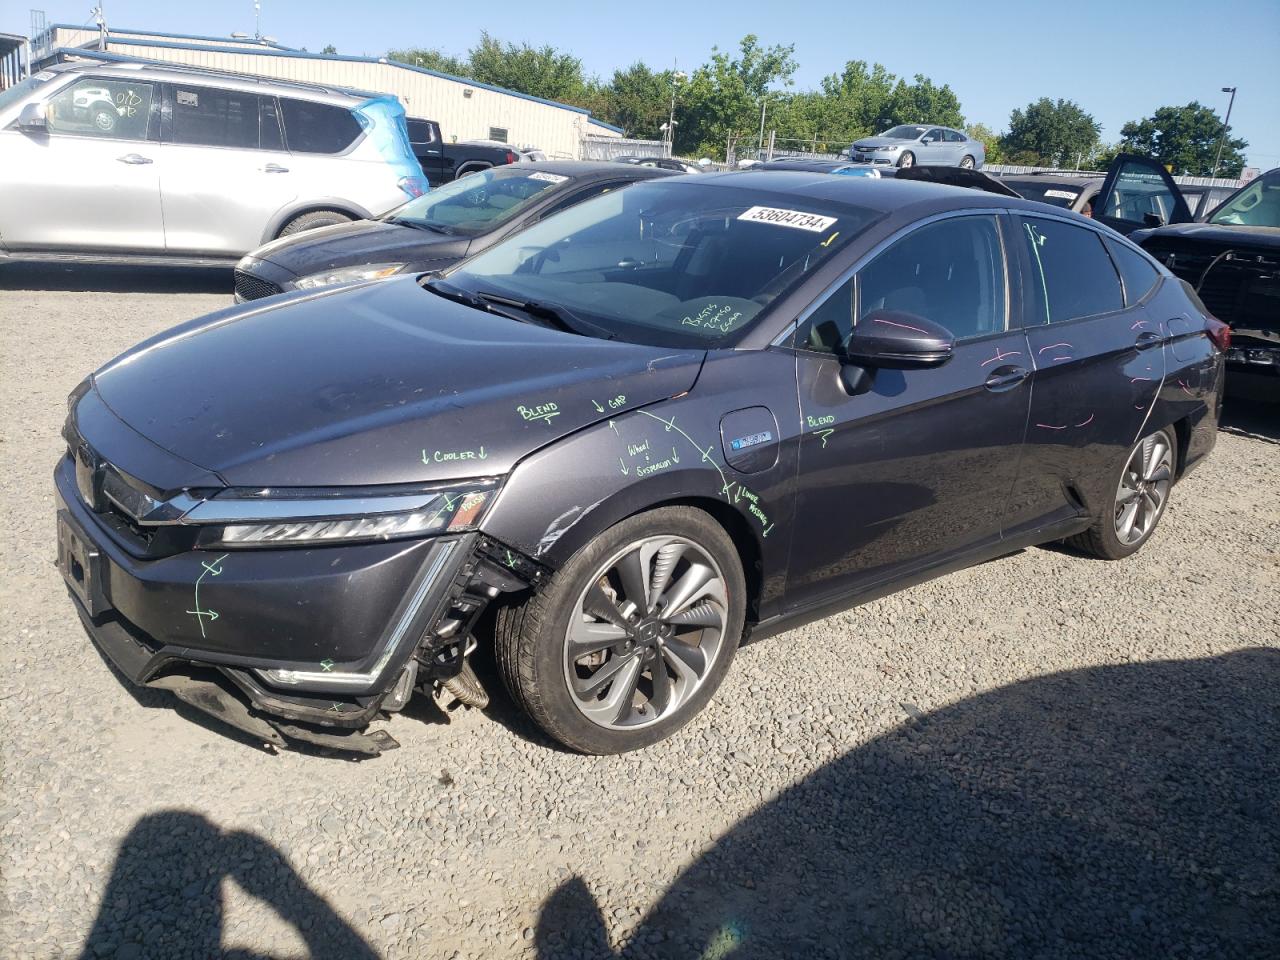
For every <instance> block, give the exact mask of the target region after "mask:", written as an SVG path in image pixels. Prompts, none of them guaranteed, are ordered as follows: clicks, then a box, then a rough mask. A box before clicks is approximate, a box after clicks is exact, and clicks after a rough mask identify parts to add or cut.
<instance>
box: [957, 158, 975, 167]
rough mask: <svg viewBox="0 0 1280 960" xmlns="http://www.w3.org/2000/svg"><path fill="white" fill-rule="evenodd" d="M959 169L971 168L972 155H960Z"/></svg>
mask: <svg viewBox="0 0 1280 960" xmlns="http://www.w3.org/2000/svg"><path fill="white" fill-rule="evenodd" d="M960 169H962V170H972V169H973V157H969V156H964V157H961V158H960Z"/></svg>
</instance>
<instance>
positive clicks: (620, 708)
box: [563, 536, 729, 730]
mask: <svg viewBox="0 0 1280 960" xmlns="http://www.w3.org/2000/svg"><path fill="white" fill-rule="evenodd" d="M728 615H729V599H728V593H727V590H726V588H725V582H724V576H723V574H722V572H721V570H720V566H719V564H717V563H716V561H715V560H714V559H713V558H712V557H711V556H710V554H708V553H707V551H706V550H704V549H703V548H702V547H700V546H698V545H697V544H696V543H694V542H693V541H692V540H688V539H686V538H684V537H675V536H654V537H646V538H644V539H642V540H637V541H635V542H633V543H631V544H628V545H627V546H625V547H623V548H622V549H621V550H619V551H618V552H617V553H615V554H614V555H613V556H612V557H610V558H609V560H608V561H607V562H605V563H604V564H602V565H601V566H600V567H599V569H597V571H596V572H595V574H594V576H592V578H591V580H590V581H589V582H588V584H587V586H586V588H585V589H584V590H583V591H582V593H581V594H580V595H579V597H578V601H577V604H576V605H575V606H574V609H573V613H572V615H571V616H570V620H569V627H568V629H567V630H566V631H565V638H564V657H563V660H564V678H565V683H566V685H567V686H568V689H569V695H570V697H571V699H572V700H573V702H574V705H575V706H576V707H577V708H578V710H579V711H580V712H581V713H582V714H583V716H585V717H586V718H587V719H588V720H590V721H591V722H592V723H594V724H596V725H597V726H601V727H604V728H606V729H610V730H635V729H637V728H640V727H646V726H650V725H652V724H654V723H657V722H659V721H660V720H663V719H665V718H667V717H670V716H672V715H674V714H675V713H676V712H678V711H679V710H680V709H681V708H682V707H683V706H684V705H685V704H686V703H688V702H689V701H690V699H691V698H692V697H693V696H694V695H695V694H696V693H697V691H698V690H700V689H701V688H702V686H703V684H705V683H706V681H707V678H708V677H709V676H710V675H711V672H712V669H713V668H714V666H715V664H716V663H717V661H718V659H719V656H720V653H721V651H722V650H723V648H724V637H725V625H726V623H727V622H728Z"/></svg>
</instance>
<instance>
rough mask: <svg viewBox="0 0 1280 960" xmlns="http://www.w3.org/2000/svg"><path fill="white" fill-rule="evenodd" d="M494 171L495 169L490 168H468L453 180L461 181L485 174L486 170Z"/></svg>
mask: <svg viewBox="0 0 1280 960" xmlns="http://www.w3.org/2000/svg"><path fill="white" fill-rule="evenodd" d="M492 169H493V168H492V167H489V166H479V167H466V168H464V169H463V170H462V171H461V172H460V173H458V175H457V176H455V177H454V178H453V179H455V180H461V179H462V178H463V177H469V176H471V175H472V174H473V173H483V172H484V171H486V170H492Z"/></svg>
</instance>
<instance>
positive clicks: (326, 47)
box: [320, 43, 338, 53]
mask: <svg viewBox="0 0 1280 960" xmlns="http://www.w3.org/2000/svg"><path fill="white" fill-rule="evenodd" d="M320 52H321V53H337V52H338V48H337V47H335V46H334V45H333V44H332V43H326V44H325V45H324V49H323V50H321V51H320Z"/></svg>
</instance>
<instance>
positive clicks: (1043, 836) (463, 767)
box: [0, 273, 1280, 960]
mask: <svg viewBox="0 0 1280 960" xmlns="http://www.w3.org/2000/svg"><path fill="white" fill-rule="evenodd" d="M222 283H223V281H221V280H216V281H208V280H193V281H190V282H189V283H187V282H185V281H181V280H178V281H171V280H160V281H155V283H154V285H153V288H152V292H147V293H129V292H123V291H124V290H125V289H126V287H127V285H125V284H118V285H114V286H113V284H112V283H111V282H105V281H98V283H97V285H98V286H99V288H100V289H102V288H106V289H114V290H116V291H118V292H107V293H82V292H77V290H76V289H75V288H76V287H77V286H80V285H81V282H80V280H78V279H77V277H76V276H74V275H70V274H64V273H59V274H57V275H55V276H53V277H52V278H50V277H49V276H45V277H44V278H43V279H41V280H40V285H41V286H43V287H45V289H44V290H42V291H39V292H25V291H22V290H15V289H10V290H6V291H3V292H0V323H2V324H3V331H4V338H5V343H4V356H3V376H2V377H0V390H2V391H3V409H4V410H5V416H4V420H3V436H2V438H0V442H2V443H3V447H0V450H3V452H4V454H5V456H4V460H5V469H4V473H3V482H2V486H0V497H3V504H4V507H5V516H6V517H7V523H6V524H5V532H4V537H5V541H4V548H3V555H2V556H0V588H2V589H3V592H4V597H3V604H2V608H3V622H2V623H0V657H2V660H0V663H3V665H4V667H5V669H4V670H3V672H2V673H0V713H2V717H0V721H2V722H3V729H4V751H3V777H4V784H3V789H2V790H0V869H2V877H3V881H2V882H3V890H2V892H0V955H3V956H6V957H22V958H31V957H35V958H45V957H67V956H85V957H107V956H115V957H119V958H138V957H165V958H168V957H186V956H190V957H197V958H206V957H211V956H225V957H237V958H256V957H304V956H311V957H326V958H334V960H339V958H340V960H348V958H362V957H385V958H392V957H406V958H407V957H413V958H419V957H421V958H435V957H445V958H448V957H476V958H481V957H483V958H495V957H497V958H500V957H532V956H537V957H543V958H550V957H556V958H559V957H583V958H593V960H594V958H603V957H611V956H626V957H632V958H643V957H663V958H666V957H671V958H685V957H688V958H702V960H711V958H723V957H730V956H732V957H735V958H742V957H761V958H765V957H768V958H777V957H801V956H803V957H847V956H868V957H872V956H873V957H907V956H911V957H923V956H938V957H957V958H958V957H970V956H1010V957H1018V958H1024V957H1025V958H1033V957H1081V958H1090V960H1093V958H1098V957H1109V956H1115V957H1137V956H1154V957H1161V958H1173V957H1199V956H1203V957H1231V956H1238V957H1246V956H1249V957H1260V956H1263V955H1264V954H1269V955H1271V956H1275V952H1274V951H1275V949H1276V944H1277V943H1280V877H1278V873H1280V867H1278V864H1280V759H1278V757H1277V745H1280V609H1278V608H1280V601H1278V599H1277V598H1278V597H1280V556H1278V554H1280V498H1278V497H1277V495H1276V479H1277V476H1280V423H1277V422H1276V420H1277V419H1280V418H1275V417H1273V416H1272V415H1271V414H1269V413H1268V412H1266V411H1263V412H1261V413H1259V412H1254V413H1252V414H1247V412H1246V414H1241V413H1237V415H1236V417H1237V422H1238V423H1240V424H1242V425H1243V426H1239V427H1237V428H1236V429H1234V430H1227V431H1224V432H1223V433H1222V434H1221V435H1220V438H1219V442H1218V447H1217V450H1216V452H1215V454H1214V456H1213V457H1212V459H1211V460H1210V461H1209V462H1208V463H1207V464H1206V465H1204V466H1203V467H1201V468H1200V470H1199V471H1198V472H1197V473H1195V474H1194V475H1193V476H1192V477H1190V478H1189V479H1188V480H1187V481H1186V482H1185V483H1183V484H1181V485H1180V486H1179V487H1178V488H1177V489H1176V491H1175V494H1174V497H1173V501H1172V504H1171V507H1170V510H1169V512H1168V514H1167V515H1166V516H1165V518H1164V520H1163V523H1162V525H1161V528H1160V530H1159V532H1158V533H1157V535H1156V537H1155V538H1154V540H1153V541H1152V542H1151V543H1150V544H1149V545H1148V546H1147V548H1146V549H1145V550H1143V552H1142V553H1141V554H1139V555H1138V556H1136V557H1134V558H1132V559H1130V560H1128V561H1125V562H1122V563H1118V564H1106V563H1103V562H1100V561H1093V560H1088V559H1084V558H1081V557H1078V556H1074V555H1071V554H1068V553H1066V552H1063V551H1060V550H1056V549H1035V550H1028V551H1024V552H1021V553H1018V554H1016V555H1013V556H1009V557H1006V558H1004V559H1001V560H997V561H994V562H992V563H987V564H984V565H982V566H980V567H977V568H974V569H971V570H967V571H964V572H961V573H958V574H954V575H952V576H949V577H946V578H944V579H942V580H938V581H935V582H933V583H929V584H926V585H923V586H920V587H917V588H914V589H912V590H909V591H906V592H904V593H901V594H898V595H896V596H893V597H890V598H888V599H885V600H881V601H879V602H876V603H873V604H870V605H868V606H865V607H862V608H860V609H857V610H854V611H851V612H849V613H846V614H843V615H840V616H837V617H833V618H831V619H828V620H824V621H821V622H819V623H816V624H813V625H811V626H809V627H806V628H804V629H801V630H796V631H793V632H791V633H789V634H786V635H785V636H782V637H778V638H775V639H772V640H768V641H764V642H761V643H758V644H754V645H751V646H748V647H747V648H745V649H743V650H742V651H741V653H740V654H739V656H738V659H737V662H736V663H735V665H734V668H733V670H731V672H730V674H729V678H728V680H727V681H726V682H725V684H724V686H723V688H722V689H721V691H720V693H719V695H718V697H717V698H716V700H715V701H714V702H713V703H712V704H711V707H710V708H709V709H708V710H707V711H706V712H705V713H704V714H703V715H702V716H701V717H699V718H698V719H697V720H696V721H695V722H693V723H692V724H691V725H690V726H689V727H687V728H686V729H685V730H684V731H683V732H681V733H680V734H678V735H677V736H676V737H675V738H673V739H672V740H670V741H668V742H666V743H664V744H660V745H658V746H657V747H654V748H652V749H650V750H648V751H646V752H644V753H641V754H631V755H627V756H623V757H613V758H586V757H581V756H576V755H572V754H569V753H565V752H563V751H560V750H557V749H555V748H554V747H553V746H552V745H550V744H549V743H547V742H546V741H544V740H543V739H541V738H540V737H539V736H538V734H537V733H536V732H535V730H534V729H533V728H532V727H531V726H530V725H528V724H527V723H525V722H524V721H523V720H522V719H521V718H520V717H519V716H518V715H517V714H515V712H514V711H513V710H512V709H511V707H510V706H509V705H508V704H507V702H506V700H505V697H500V696H495V701H496V703H495V705H494V706H493V707H492V708H491V709H490V710H489V711H488V712H487V713H485V714H481V713H477V712H466V711H463V712H459V713H455V714H453V715H452V716H451V719H449V720H447V721H446V719H445V715H443V714H441V713H440V712H438V711H437V710H436V709H435V707H434V706H432V705H431V704H422V705H420V706H419V707H418V708H417V709H413V710H411V711H410V712H408V713H406V714H404V715H400V716H397V717H395V718H394V719H393V720H391V721H390V723H389V725H388V729H389V730H390V732H391V733H392V735H393V736H394V737H395V738H396V739H397V740H399V741H400V743H401V744H402V745H403V746H402V749H400V750H397V751H394V752H391V753H388V754H386V755H384V756H383V757H380V758H377V759H374V760H371V761H366V762H360V763H356V762H350V761H346V760H340V759H336V758H331V757H324V756H316V755H304V754H300V753H284V754H280V755H270V754H267V753H265V752H263V751H261V750H260V749H258V748H257V747H256V746H255V745H254V744H252V743H247V742H245V741H244V740H242V739H237V738H235V737H233V736H229V735H227V733H226V732H225V731H224V730H223V729H221V728H219V727H218V726H217V725H216V724H214V723H213V722H212V721H210V722H209V723H207V724H206V723H205V722H204V721H203V720H202V719H201V717H200V715H198V714H194V713H192V712H189V711H188V710H186V708H183V709H178V708H177V707H176V706H175V703H176V701H174V700H172V699H171V698H169V697H167V696H165V695H161V694H156V693H152V692H149V691H140V692H131V691H130V690H128V689H126V687H125V686H124V685H123V684H122V682H121V681H120V680H119V679H118V678H117V677H116V676H115V675H114V674H113V673H112V672H111V671H110V670H109V669H108V667H107V666H106V665H105V663H104V662H103V660H102V659H101V658H100V657H99V655H98V654H97V653H96V652H95V651H94V650H93V648H92V647H91V645H90V644H89V642H88V640H87V638H86V637H85V635H84V633H83V631H82V629H81V628H80V625H79V623H78V621H77V619H76V616H75V614H74V613H73V611H72V607H71V604H70V602H69V600H68V599H67V598H66V596H65V594H64V591H63V588H62V585H61V583H60V580H59V577H58V575H57V573H56V572H55V570H54V567H53V563H52V555H53V547H54V523H53V521H54V517H53V497H52V485H51V481H50V472H51V470H52V468H53V465H54V462H55V461H56V459H57V457H58V456H59V454H60V452H61V447H62V444H61V441H60V440H59V438H58V428H59V425H60V423H61V421H62V418H63V414H64V410H65V406H64V397H65V395H66V393H67V392H68V391H69V390H70V389H71V388H72V387H73V386H74V385H75V384H76V382H77V381H78V380H79V379H80V378H81V377H82V376H83V375H84V374H85V373H86V372H87V371H88V370H90V369H91V368H93V367H95V366H96V365H98V364H99V363H101V362H103V361H105V360H107V359H108V358H109V357H111V356H112V355H113V354H115V353H116V352H117V351H119V350H121V349H123V348H124V347H126V346H127V345H129V344H130V343H132V342H134V341H136V340H138V339H140V338H142V337H144V336H148V335H150V334H151V333H153V332H156V331H158V330H161V329H163V328H164V327H166V326H169V325H171V324H173V323H175V322H177V321H179V320H183V319H185V318H187V317H190V316H193V315H197V314H200V313H203V312H206V311H209V310H213V309H215V308H217V307H220V306H222V305H224V304H225V303H226V302H227V296H226V294H225V293H224V292H220V288H221V286H222ZM8 285H9V286H10V287H14V286H21V285H22V283H21V282H19V281H15V279H14V277H13V276H12V275H10V277H9V283H8ZM89 285H93V284H92V283H91V284H89ZM50 287H52V288H54V289H49V288H50ZM157 287H160V288H162V292H156V288H157ZM197 374H198V371H193V375H197ZM1272 413H1273V412H1272ZM1242 416H1247V417H1249V418H1251V419H1248V418H1246V419H1241V417H1242Z"/></svg>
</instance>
